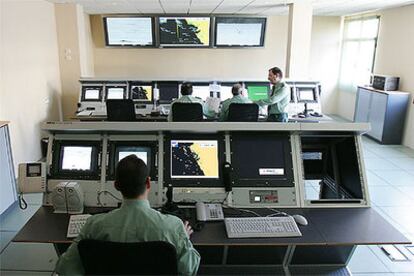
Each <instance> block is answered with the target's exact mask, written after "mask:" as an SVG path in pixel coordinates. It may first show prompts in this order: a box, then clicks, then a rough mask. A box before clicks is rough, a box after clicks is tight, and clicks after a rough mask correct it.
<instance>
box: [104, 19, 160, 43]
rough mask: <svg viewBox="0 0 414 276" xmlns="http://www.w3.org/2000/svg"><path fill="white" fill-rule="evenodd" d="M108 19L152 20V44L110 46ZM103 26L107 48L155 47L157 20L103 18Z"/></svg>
mask: <svg viewBox="0 0 414 276" xmlns="http://www.w3.org/2000/svg"><path fill="white" fill-rule="evenodd" d="M108 18H150V19H151V37H152V44H148V45H147V44H139V45H134V44H109V34H108V24H107V19H108ZM103 24H104V33H105V46H106V47H111V48H118V47H121V48H154V47H155V45H156V44H155V19H154V17H152V16H105V17H103Z"/></svg>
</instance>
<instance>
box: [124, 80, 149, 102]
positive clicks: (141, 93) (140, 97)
mask: <svg viewBox="0 0 414 276" xmlns="http://www.w3.org/2000/svg"><path fill="white" fill-rule="evenodd" d="M130 93H131V99H132V100H134V101H135V102H144V103H150V102H152V99H153V85H152V83H138V82H133V83H130Z"/></svg>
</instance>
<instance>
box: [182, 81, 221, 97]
mask: <svg viewBox="0 0 414 276" xmlns="http://www.w3.org/2000/svg"><path fill="white" fill-rule="evenodd" d="M180 88H181V87H180ZM192 96H193V97H197V98H200V99H202V100H203V101H205V100H206V99H207V98H208V97H212V96H213V92H211V91H210V83H207V82H206V83H193V94H192Z"/></svg>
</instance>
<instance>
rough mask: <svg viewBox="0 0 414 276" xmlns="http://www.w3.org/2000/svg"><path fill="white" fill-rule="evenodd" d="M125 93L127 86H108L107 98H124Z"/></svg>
mask: <svg viewBox="0 0 414 276" xmlns="http://www.w3.org/2000/svg"><path fill="white" fill-rule="evenodd" d="M124 95H125V87H107V88H106V98H107V99H108V100H117V99H121V100H122V99H123V98H124Z"/></svg>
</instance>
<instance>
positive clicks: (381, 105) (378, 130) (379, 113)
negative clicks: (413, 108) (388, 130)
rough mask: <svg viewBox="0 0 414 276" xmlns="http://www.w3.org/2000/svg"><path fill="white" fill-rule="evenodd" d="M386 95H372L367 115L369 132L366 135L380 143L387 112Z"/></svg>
mask: <svg viewBox="0 0 414 276" xmlns="http://www.w3.org/2000/svg"><path fill="white" fill-rule="evenodd" d="M387 100H388V95H386V94H383V93H376V92H373V93H372V100H371V110H370V113H369V122H370V123H371V130H370V131H369V132H368V134H369V135H370V136H371V137H373V138H375V139H377V140H379V141H381V140H382V133H383V132H384V122H385V113H386V111H387Z"/></svg>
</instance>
